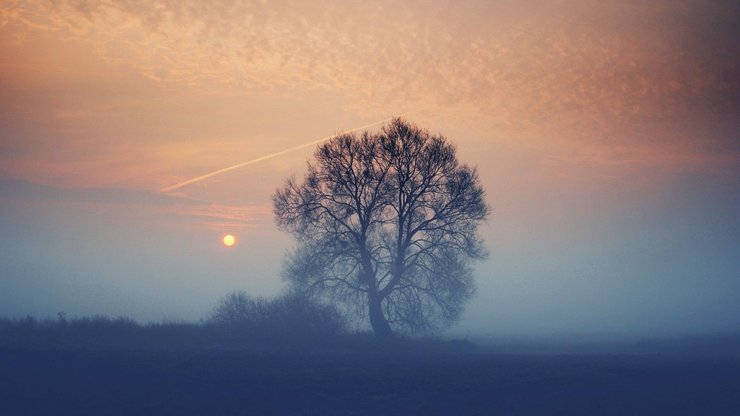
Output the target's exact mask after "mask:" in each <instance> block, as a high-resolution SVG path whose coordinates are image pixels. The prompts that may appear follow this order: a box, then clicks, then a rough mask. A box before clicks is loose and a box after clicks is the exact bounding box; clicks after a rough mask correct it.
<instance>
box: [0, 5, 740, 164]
mask: <svg viewBox="0 0 740 416" xmlns="http://www.w3.org/2000/svg"><path fill="white" fill-rule="evenodd" d="M2 7H3V10H4V13H3V14H2V16H3V25H4V26H5V27H6V30H9V29H8V28H14V29H13V30H14V31H15V32H22V31H24V30H25V31H33V30H35V27H36V26H43V27H45V28H52V29H53V31H54V33H55V36H57V37H59V38H63V39H65V40H68V41H69V42H77V43H80V44H84V45H87V47H86V48H87V49H86V50H89V51H94V53H95V54H96V56H97V57H98V58H99V59H101V60H103V61H104V62H105V65H107V66H108V67H109V68H112V70H113V71H116V73H124V72H130V73H135V74H138V75H140V76H142V77H145V78H146V79H148V80H149V81H150V82H152V83H154V84H156V85H159V86H160V87H161V88H164V89H165V90H167V91H170V90H172V91H183V90H187V91H190V92H191V93H192V94H213V93H217V94H226V93H228V94H242V95H244V96H253V95H258V94H269V93H270V91H273V92H276V91H289V94H291V95H295V96H309V95H310V94H322V93H327V94H328V93H331V94H338V95H339V96H341V97H342V99H343V102H344V103H345V105H346V106H347V107H348V108H351V109H353V111H355V112H356V113H357V114H363V115H365V116H367V117H377V116H380V115H381V114H382V115H385V114H387V113H388V112H389V111H391V112H393V111H401V110H407V109H409V108H423V109H426V113H427V114H428V116H427V118H429V119H439V118H445V117H446V118H449V119H455V120H458V122H460V123H464V124H469V125H473V126H479V127H480V128H481V129H487V131H488V132H489V135H490V134H495V135H498V136H513V137H518V138H526V139H527V140H530V141H533V142H536V143H537V146H540V147H548V146H549V147H550V148H551V149H554V151H555V152H559V153H562V154H561V155H560V156H563V155H567V154H568V153H570V152H571V150H572V149H573V148H576V149H577V148H578V147H579V146H588V147H594V146H599V147H601V150H599V151H597V152H596V153H599V154H601V153H604V152H606V153H608V152H611V149H612V148H614V147H617V148H620V149H622V148H624V147H630V148H631V150H629V152H631V153H633V154H635V155H636V157H640V155H642V154H643V149H645V148H646V147H649V148H653V147H656V146H657V147H660V148H661V150H660V151H662V152H664V153H666V154H669V153H670V154H673V153H675V154H676V155H681V154H683V153H687V152H688V153H690V154H692V155H695V156H696V160H710V161H711V160H713V159H722V158H726V157H727V155H728V154H731V155H733V157H737V155H738V153H740V148H739V146H740V145H739V144H738V142H737V140H735V139H734V138H735V137H737V134H738V132H740V121H739V120H738V118H737V117H736V114H737V113H738V112H740V101H739V99H738V97H740V87H739V85H738V84H739V83H738V81H737V80H738V79H740V67H738V65H737V59H736V57H737V56H739V55H740V45H738V43H737V42H735V41H734V39H737V38H739V37H740V25H738V24H737V23H738V16H740V12H738V8H737V6H736V5H735V4H734V2H731V1H720V2H712V4H711V5H707V4H706V3H705V2H702V1H698V0H683V1H678V2H675V1H667V0H665V1H657V2H650V3H645V2H641V1H626V2H598V1H585V2H578V3H573V2H565V1H559V0H542V1H532V2H508V1H504V2H483V1H481V2H476V1H473V2H466V3H464V4H461V5H455V6H454V7H451V6H450V5H449V4H448V3H447V2H443V1H433V2H424V3H416V2H403V3H398V2H384V1H380V2H374V3H373V4H367V3H360V2H357V3H356V2H340V1H328V0H327V1H321V2H311V3H308V2H300V1H292V2H285V3H280V4H274V3H271V2H257V1H214V2H208V3H207V4H206V3H203V2H201V1H197V0H189V1H188V0H185V1H178V2H139V1H77V2H39V3H26V2H10V3H6V5H5V6H2ZM64 111H67V112H66V113H64V114H78V113H79V110H75V109H72V110H64ZM67 121H69V122H71V120H67ZM646 143H649V144H648V145H646ZM619 152H622V150H619ZM615 157H618V155H617V154H614V155H611V156H608V157H607V159H611V160H613V159H614V158H615ZM653 158H654V154H645V158H644V160H643V162H644V163H645V164H648V163H651V160H652V159H653ZM682 158H683V157H682V156H681V157H679V156H676V157H674V156H670V157H668V160H679V159H682ZM593 160H594V161H595V162H598V160H599V159H593ZM723 164H724V163H723ZM710 165H711V162H710Z"/></svg>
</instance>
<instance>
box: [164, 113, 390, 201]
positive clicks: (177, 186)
mask: <svg viewBox="0 0 740 416" xmlns="http://www.w3.org/2000/svg"><path fill="white" fill-rule="evenodd" d="M395 117H398V116H394V117H389V118H386V119H383V120H380V121H376V122H374V123H370V124H366V125H364V126H361V127H357V128H354V129H352V130H347V131H346V133H351V132H353V131H357V130H363V129H366V128H368V127H372V126H374V125H376V124H378V123H383V122H386V121H388V120H391V119H393V118H395ZM336 136H337V135H336V134H333V135H331V136H326V137H322V138H321V139H318V140H314V141H312V142H309V143H304V144H300V145H298V146H294V147H290V148H288V149H285V150H281V151H279V152H276V153H271V154H269V155H265V156H261V157H258V158H257V159H252V160H248V161H246V162H242V163H239V164H236V165H233V166H229V167H227V168H223V169H219V170H215V171H213V172H210V173H206V174H205V175H200V176H197V177H195V178H192V179H188V180H186V181H183V182H179V183H176V184H174V185H170V186H168V187H166V188H162V189H161V190H160V192H170V191H174V190H175V189H180V188H182V187H183V186H187V185H190V184H192V183H195V182H200V181H202V180H204V179H208V178H211V177H213V176H216V175H220V174H222V173H226V172H229V171H232V170H234V169H239V168H243V167H244V166H249V165H253V164H255V163H258V162H262V161H264V160H268V159H272V158H274V157H278V156H282V155H284V154H286V153H290V152H292V151H295V150H299V149H303V148H304V147H309V146H313V145H315V144H319V143H322V142H325V141H327V140H329V139H331V138H332V137H336Z"/></svg>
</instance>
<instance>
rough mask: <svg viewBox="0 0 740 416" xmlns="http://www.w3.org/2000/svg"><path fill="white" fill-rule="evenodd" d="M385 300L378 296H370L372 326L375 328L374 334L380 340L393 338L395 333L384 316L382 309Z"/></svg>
mask: <svg viewBox="0 0 740 416" xmlns="http://www.w3.org/2000/svg"><path fill="white" fill-rule="evenodd" d="M382 301H383V299H382V298H381V297H380V296H379V295H378V294H372V293H371V294H368V303H369V306H370V325H372V327H373V332H375V335H377V336H378V337H380V338H391V337H392V336H393V331H392V330H391V326H390V324H388V320H386V319H385V316H384V315H383V308H382V306H381V305H382Z"/></svg>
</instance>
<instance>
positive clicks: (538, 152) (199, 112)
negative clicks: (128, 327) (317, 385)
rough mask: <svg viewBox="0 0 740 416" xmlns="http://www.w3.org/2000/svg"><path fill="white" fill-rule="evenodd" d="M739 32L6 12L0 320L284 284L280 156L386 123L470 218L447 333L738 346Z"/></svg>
mask: <svg viewBox="0 0 740 416" xmlns="http://www.w3.org/2000/svg"><path fill="white" fill-rule="evenodd" d="M739 28H740V25H738V8H737V5H736V4H735V3H734V2H731V1H717V2H711V4H710V3H707V2H703V1H694V0H687V1H682V2H679V4H677V3H676V2H673V1H654V2H650V3H646V2H642V1H625V2H622V1H619V2H594V1H583V2H561V1H557V0H555V1H550V0H537V1H532V2H510V1H502V2H478V1H471V2H465V3H464V4H461V5H454V6H451V5H450V4H449V3H447V2H429V3H404V4H398V3H397V2H383V1H380V2H376V3H374V4H373V6H372V7H370V6H368V5H364V4H362V3H352V2H343V1H339V2H337V1H331V0H329V1H324V2H321V5H320V6H315V5H314V6H312V5H309V4H306V3H304V2H295V3H292V4H290V2H289V3H285V4H273V3H265V2H249V1H245V2H233V3H232V2H225V3H218V4H213V5H212V6H209V7H204V6H203V5H202V2H200V1H182V2H174V3H166V4H158V3H157V4H155V3H151V4H149V3H136V2H85V1H82V2H26V1H10V2H4V3H3V4H2V5H0V317H22V316H26V315H33V316H37V317H39V318H43V317H55V316H57V313H59V312H64V313H65V314H66V315H67V316H69V317H83V316H91V315H97V314H105V315H110V316H129V317H131V318H134V319H136V320H138V321H140V322H160V321H187V322H198V321H199V320H201V319H205V318H207V317H208V316H209V314H210V313H211V311H212V309H213V308H214V307H215V305H216V304H217V302H218V300H219V299H221V298H222V297H223V296H225V295H227V294H229V293H232V292H234V291H241V290H244V291H246V292H247V293H249V294H251V295H253V296H268V297H270V296H277V295H278V294H281V293H283V292H284V291H285V290H286V289H287V285H286V283H285V282H284V281H283V279H282V277H281V276H282V273H283V264H284V257H285V254H286V252H288V251H289V250H291V249H292V248H293V245H294V244H295V241H294V240H293V238H292V237H291V236H290V235H288V234H287V233H284V232H281V231H279V230H278V229H277V226H276V225H275V221H274V219H273V213H272V201H271V196H272V194H273V193H274V192H275V190H276V189H278V188H279V187H280V186H282V185H283V184H284V183H285V181H286V180H287V179H288V178H289V177H291V176H293V175H294V176H295V177H297V178H301V177H302V176H303V175H304V173H305V171H306V162H307V161H308V160H310V159H311V157H312V152H313V149H312V148H297V147H300V146H301V145H303V144H306V143H311V142H315V141H317V140H318V139H320V138H322V137H326V136H328V135H332V134H336V133H338V132H342V131H348V130H351V129H355V128H357V127H359V126H365V125H369V124H370V123H374V122H377V121H379V120H384V119H387V118H388V117H393V116H397V115H401V114H403V115H404V117H405V118H406V119H407V120H409V121H410V122H412V123H416V124H417V125H419V126H420V127H421V128H424V129H429V131H430V132H432V133H435V134H442V135H444V136H446V137H447V138H448V139H449V141H450V142H452V143H454V144H455V146H456V149H457V154H458V157H459V160H460V161H461V162H462V163H466V164H468V165H470V166H475V167H476V168H477V170H478V173H479V176H480V181H481V185H482V186H483V188H484V189H485V190H486V202H487V203H488V204H489V205H490V207H491V208H492V212H491V215H490V216H489V217H488V221H487V222H486V223H485V224H484V225H483V226H482V227H481V228H480V230H479V231H480V234H481V236H482V237H483V239H484V240H485V246H486V248H487V250H488V251H489V252H490V256H489V257H488V258H487V259H485V260H484V261H481V262H479V263H476V264H475V281H476V286H477V292H476V295H475V297H474V298H473V299H472V300H471V301H470V302H469V303H468V304H467V305H466V307H465V310H464V313H463V314H462V316H461V318H460V319H459V321H458V322H457V323H456V324H455V325H453V326H452V327H451V328H449V329H448V332H446V333H447V334H449V335H453V336H463V337H464V336H470V337H477V336H484V337H488V336H493V337H514V338H516V337H550V338H568V337H571V336H584V337H589V336H595V337H606V338H615V337H616V338H624V339H626V338H630V339H637V338H650V337H662V336H676V335H690V334H714V333H726V332H734V333H736V332H737V331H738V330H739V329H740V277H739V276H740V260H738V259H740V230H739V226H738V220H737V217H738V213H740V147H739V146H738V143H739V142H738V140H737V138H738V137H740V118H739V117H738V114H739V112H740V100H738V97H740V88H738V87H739V85H738V79H740V73H739V71H738V65H737V57H738V56H740V50H739V46H738V42H737V41H736V39H738V38H740V29H739ZM378 128H379V125H378V124H375V125H373V127H370V130H377V129H378ZM291 148H295V149H296V151H294V152H289V153H285V154H280V155H279V156H278V157H274V158H271V159H269V160H263V161H261V162H259V163H254V164H251V165H249V166H244V167H242V168H239V169H234V170H232V171H229V172H226V173H223V174H219V175H215V176H212V177H208V178H207V179H204V180H202V181H198V182H195V183H191V184H188V185H187V186H183V187H181V188H177V189H173V188H171V187H172V186H173V185H176V184H180V183H183V182H184V181H188V180H190V179H192V178H197V177H200V176H201V175H206V174H208V173H209V172H214V171H218V170H220V169H223V168H226V167H229V166H235V165H237V164H240V163H244V162H246V161H250V160H254V159H258V158H261V157H264V156H266V155H271V154H275V153H277V152H281V151H283V150H285V149H291ZM163 189H173V191H167V192H163V191H162V190H163ZM226 233H232V234H234V235H235V236H236V238H237V244H236V245H235V246H234V247H231V248H227V247H224V246H223V244H221V239H222V237H223V236H224V235H225V234H226Z"/></svg>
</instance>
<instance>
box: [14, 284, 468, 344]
mask: <svg viewBox="0 0 740 416" xmlns="http://www.w3.org/2000/svg"><path fill="white" fill-rule="evenodd" d="M0 347H11V348H12V347H20V348H49V347H53V348H85V349H104V350H111V349H116V350H117V349H120V350H129V349H145V350H148V349H151V350H193V349H199V350H203V349H204V350H209V349H243V348H250V349H260V348H269V349H274V348H282V347H284V348H289V349H296V348H297V349H303V348H322V349H326V348H339V349H349V350H384V349H388V348H392V349H394V350H397V349H398V348H401V349H408V350H428V349H431V350H439V349H443V350H449V349H453V350H458V349H461V348H462V349H465V350H468V349H471V348H472V344H470V343H468V342H466V341H441V340H436V339H420V338H416V339H405V338H402V337H397V338H396V339H394V340H380V339H377V338H376V337H375V336H374V335H373V334H372V333H370V332H365V331H357V330H351V329H350V328H349V326H348V324H347V322H346V321H345V320H344V319H343V318H342V316H341V314H340V313H339V312H338V311H337V310H336V309H335V308H334V307H332V306H329V305H324V304H319V303H316V302H313V301H311V300H309V299H307V298H305V297H302V296H300V295H294V294H286V295H283V296H279V297H275V298H261V297H251V296H249V295H247V294H246V293H245V292H235V293H232V294H229V295H227V296H225V297H224V298H222V299H221V301H220V302H219V304H218V305H217V306H216V307H215V308H214V310H213V312H212V313H211V314H210V316H208V317H207V318H206V319H203V320H202V321H201V322H198V323H186V322H161V323H148V324H139V323H138V322H136V321H135V320H133V319H131V318H128V317H123V316H121V317H109V316H105V315H96V316H92V317H82V318H73V319H68V318H67V317H66V316H65V314H64V313H61V312H60V313H59V314H58V316H57V317H56V318H46V319H37V318H35V317H32V316H27V317H25V318H18V319H7V318H0Z"/></svg>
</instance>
